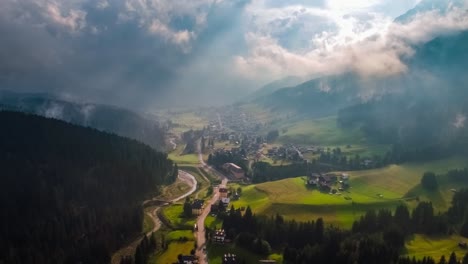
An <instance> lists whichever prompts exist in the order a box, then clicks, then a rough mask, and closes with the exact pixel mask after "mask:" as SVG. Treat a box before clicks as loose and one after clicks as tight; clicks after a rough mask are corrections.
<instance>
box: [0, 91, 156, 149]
mask: <svg viewBox="0 0 468 264" xmlns="http://www.w3.org/2000/svg"><path fill="white" fill-rule="evenodd" d="M0 109H4V110H12V111H21V112H26V113H32V114H36V115H40V116H45V117H51V118H56V119H60V120H63V121H67V122H70V123H73V124H76V125H80V126H89V127H92V128H96V129H98V130H101V131H106V132H111V133H115V134H117V135H119V136H123V137H129V138H133V139H136V140H138V141H141V142H144V143H145V144H148V145H150V146H152V147H153V148H156V149H158V150H163V149H164V144H165V138H164V135H165V132H164V129H162V128H161V127H160V125H159V123H158V122H157V121H156V120H153V118H154V117H151V118H149V117H147V116H145V115H143V114H140V113H136V112H133V111H130V110H127V109H124V108H119V107H114V106H108V105H100V104H91V103H76V102H71V101H67V100H62V99H58V98H55V97H54V96H52V95H49V94H34V93H15V92H11V91H0Z"/></svg>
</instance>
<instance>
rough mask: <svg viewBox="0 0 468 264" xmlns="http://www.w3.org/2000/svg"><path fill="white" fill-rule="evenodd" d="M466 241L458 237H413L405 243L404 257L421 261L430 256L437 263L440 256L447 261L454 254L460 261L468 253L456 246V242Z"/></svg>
mask: <svg viewBox="0 0 468 264" xmlns="http://www.w3.org/2000/svg"><path fill="white" fill-rule="evenodd" d="M460 241H466V238H463V237H461V236H458V235H452V236H444V237H430V236H427V235H419V234H417V235H414V236H413V237H412V238H411V239H409V240H408V241H407V242H406V252H405V255H407V256H411V257H413V256H414V257H416V258H417V259H422V258H423V257H425V256H430V257H432V258H434V260H436V261H439V259H440V257H441V256H442V255H444V256H445V258H446V259H447V260H448V258H449V256H450V254H452V252H455V254H457V258H459V259H461V258H463V256H465V254H466V253H468V251H467V250H466V249H462V248H460V247H459V246H458V242H460Z"/></svg>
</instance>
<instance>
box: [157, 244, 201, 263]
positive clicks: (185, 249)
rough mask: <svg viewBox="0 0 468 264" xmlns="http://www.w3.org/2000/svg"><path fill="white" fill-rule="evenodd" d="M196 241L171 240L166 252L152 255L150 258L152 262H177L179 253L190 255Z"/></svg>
mask: <svg viewBox="0 0 468 264" xmlns="http://www.w3.org/2000/svg"><path fill="white" fill-rule="evenodd" d="M194 246H195V242H194V241H187V242H171V243H170V244H169V246H168V248H167V250H165V251H164V252H159V253H158V254H155V255H152V256H151V257H150V259H149V260H148V263H150V264H172V263H177V257H178V255H179V254H183V255H190V251H191V250H192V249H194Z"/></svg>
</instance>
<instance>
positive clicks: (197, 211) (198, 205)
mask: <svg viewBox="0 0 468 264" xmlns="http://www.w3.org/2000/svg"><path fill="white" fill-rule="evenodd" d="M204 203H205V202H204V201H203V200H200V199H195V200H194V201H193V203H192V214H193V215H201V213H202V211H203V205H204Z"/></svg>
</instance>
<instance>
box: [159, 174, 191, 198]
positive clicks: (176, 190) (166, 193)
mask: <svg viewBox="0 0 468 264" xmlns="http://www.w3.org/2000/svg"><path fill="white" fill-rule="evenodd" d="M189 190H190V186H189V185H188V184H187V183H186V182H184V181H182V180H180V179H177V180H176V181H175V182H174V183H173V184H171V185H168V186H165V187H164V188H163V189H162V191H161V195H160V196H159V198H160V199H166V200H171V199H173V198H176V197H180V196H181V195H183V194H184V193H186V192H187V191H189Z"/></svg>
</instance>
